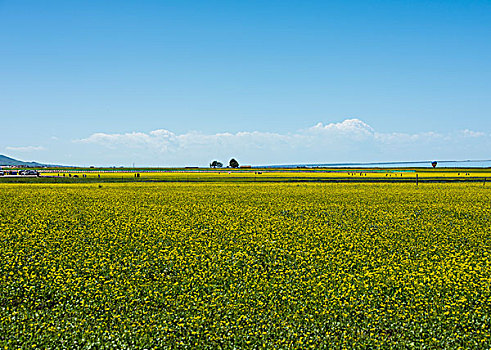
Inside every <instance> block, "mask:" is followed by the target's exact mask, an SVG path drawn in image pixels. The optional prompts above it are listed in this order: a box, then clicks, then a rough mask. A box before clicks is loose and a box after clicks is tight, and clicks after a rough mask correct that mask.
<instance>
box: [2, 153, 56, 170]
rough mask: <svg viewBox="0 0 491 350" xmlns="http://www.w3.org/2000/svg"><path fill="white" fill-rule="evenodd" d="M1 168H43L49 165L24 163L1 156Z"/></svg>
mask: <svg viewBox="0 0 491 350" xmlns="http://www.w3.org/2000/svg"><path fill="white" fill-rule="evenodd" d="M0 166H28V167H43V166H48V165H47V164H41V163H36V162H23V161H21V160H17V159H14V158H10V157H7V156H4V155H1V154H0Z"/></svg>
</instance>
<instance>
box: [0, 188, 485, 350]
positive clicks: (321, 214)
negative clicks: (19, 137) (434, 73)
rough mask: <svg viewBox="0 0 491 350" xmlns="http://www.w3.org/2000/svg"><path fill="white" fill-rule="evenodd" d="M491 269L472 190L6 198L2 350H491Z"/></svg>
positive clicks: (2, 200)
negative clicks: (377, 349)
mask: <svg viewBox="0 0 491 350" xmlns="http://www.w3.org/2000/svg"><path fill="white" fill-rule="evenodd" d="M490 185H491V184H490ZM490 253H491V189H490V187H489V186H488V185H485V186H483V184H477V183H476V184H471V183H467V184H423V185H421V184H420V185H419V186H415V185H414V184H288V183H247V184H245V183H154V184H152V183H119V184H118V183H114V184H102V187H101V186H100V185H98V184H0V347H1V348H5V349H17V348H42V349H50V348H69V349H73V348H84V349H89V348H91V349H100V348H117V349H124V348H146V349H151V348H156V349H161V348H219V347H222V348H263V347H264V348H302V349H303V348H308V347H312V348H323V347H324V348H356V347H358V348H366V347H370V348H374V347H386V348H392V347H399V348H405V347H418V348H459V347H462V348H476V349H477V348H490V347H491V337H490V334H491V329H490V328H491V255H490Z"/></svg>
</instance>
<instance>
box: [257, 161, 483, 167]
mask: <svg viewBox="0 0 491 350" xmlns="http://www.w3.org/2000/svg"><path fill="white" fill-rule="evenodd" d="M437 163H438V164H437V166H436V167H437V168H491V159H490V160H441V161H439V160H437ZM298 167H306V168H315V167H332V168H431V167H432V165H431V161H420V162H379V163H377V162H373V163H325V164H290V165H266V166H257V167H255V168H298Z"/></svg>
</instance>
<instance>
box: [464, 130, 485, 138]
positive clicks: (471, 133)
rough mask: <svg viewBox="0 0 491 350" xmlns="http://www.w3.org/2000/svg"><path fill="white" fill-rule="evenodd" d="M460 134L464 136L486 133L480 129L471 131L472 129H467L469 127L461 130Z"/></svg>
mask: <svg viewBox="0 0 491 350" xmlns="http://www.w3.org/2000/svg"><path fill="white" fill-rule="evenodd" d="M462 135H463V136H465V137H482V136H486V134H485V133H483V132H481V131H472V130H469V129H465V130H462Z"/></svg>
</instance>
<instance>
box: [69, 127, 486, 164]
mask: <svg viewBox="0 0 491 350" xmlns="http://www.w3.org/2000/svg"><path fill="white" fill-rule="evenodd" d="M75 142H77V143H79V144H80V143H81V144H85V145H92V146H94V147H98V146H103V147H105V148H106V149H108V150H114V151H117V152H118V153H116V152H115V153H113V156H116V155H121V154H122V155H121V157H125V156H126V157H127V158H132V159H135V158H136V159H138V160H139V161H141V162H145V163H148V164H150V163H152V162H154V161H155V162H158V163H159V164H162V162H165V163H167V164H173V165H178V164H180V165H182V164H183V162H191V163H196V162H199V163H200V164H203V163H204V162H206V161H209V160H210V159H214V158H220V157H221V159H226V158H227V157H229V156H236V157H242V158H243V159H244V158H245V160H246V161H247V162H250V163H254V164H266V163H269V164H272V163H295V162H306V163H307V162H336V161H382V160H415V159H416V160H419V159H433V158H440V159H443V158H447V159H455V158H458V157H472V156H473V154H476V157H477V156H478V155H477V153H475V151H476V150H479V152H482V151H481V149H483V147H482V145H483V143H485V144H490V143H491V139H490V137H489V135H486V134H484V133H482V132H475V131H470V130H463V131H459V132H455V133H439V132H435V131H429V132H421V133H414V134H410V133H401V132H391V133H381V132H377V131H376V130H375V129H374V128H372V127H371V126H370V125H368V124H367V123H365V122H363V121H362V120H360V119H355V118H353V119H346V120H344V121H341V122H338V123H326V124H324V123H318V124H316V125H314V126H312V127H310V128H306V129H302V130H298V131H295V132H290V133H283V134H280V133H274V132H261V131H242V132H237V133H228V132H226V133H216V134H205V133H201V132H196V131H193V132H187V133H183V134H176V133H173V132H172V131H169V130H166V129H158V130H153V131H150V132H148V133H145V132H131V133H124V134H118V133H115V134H110V133H95V134H92V135H90V136H89V137H87V138H84V139H80V140H76V141H75ZM472 152H474V153H472ZM471 153H472V154H471ZM479 155H480V154H479ZM483 156H486V155H483ZM121 159H123V158H121Z"/></svg>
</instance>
